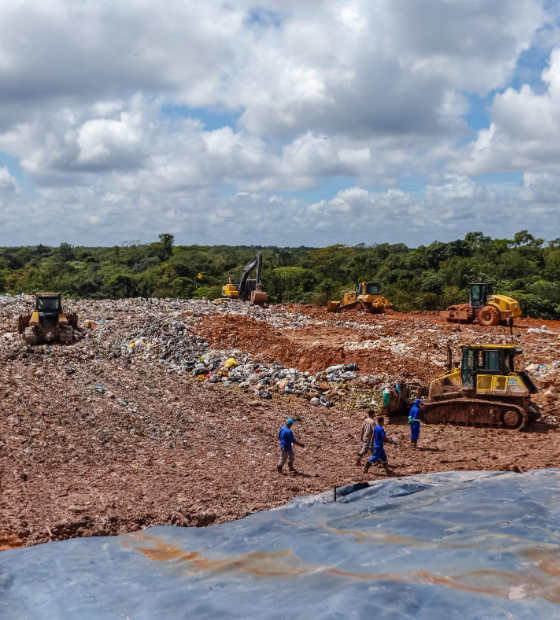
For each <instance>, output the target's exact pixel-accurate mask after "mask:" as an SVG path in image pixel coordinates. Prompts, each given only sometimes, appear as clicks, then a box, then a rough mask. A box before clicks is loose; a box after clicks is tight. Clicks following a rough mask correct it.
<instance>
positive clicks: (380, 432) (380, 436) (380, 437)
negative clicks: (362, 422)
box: [364, 416, 389, 473]
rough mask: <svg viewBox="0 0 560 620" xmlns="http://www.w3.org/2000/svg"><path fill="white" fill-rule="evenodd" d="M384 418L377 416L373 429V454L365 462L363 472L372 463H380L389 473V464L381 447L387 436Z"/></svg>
mask: <svg viewBox="0 0 560 620" xmlns="http://www.w3.org/2000/svg"><path fill="white" fill-rule="evenodd" d="M383 422H384V418H383V416H379V417H378V418H377V425H376V427H375V428H374V429H373V454H372V455H371V458H370V459H369V461H368V462H367V463H366V468H365V470H364V472H367V470H368V469H369V468H370V467H371V466H372V465H373V464H374V463H381V465H382V466H383V469H384V470H385V471H386V472H387V473H389V466H388V464H387V455H386V454H385V450H384V449H383V441H384V440H385V439H386V437H387V433H385V429H384V428H383Z"/></svg>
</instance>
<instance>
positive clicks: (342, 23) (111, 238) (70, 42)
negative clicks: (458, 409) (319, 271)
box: [0, 0, 560, 247]
mask: <svg viewBox="0 0 560 620" xmlns="http://www.w3.org/2000/svg"><path fill="white" fill-rule="evenodd" d="M559 24H560V3H558V2H556V1H553V0H422V1H421V2H420V1H419V0H352V1H347V0H261V1H260V2H253V1H252V0H230V1H228V0H221V1H217V0H169V1H168V2H164V3H162V2H161V0H119V2H114V1H113V0H41V2H36V0H2V1H1V2H0V245H1V246H9V245H12V246H13V245H35V244H38V243H43V244H48V245H58V244H59V243H61V242H62V241H65V242H68V243H71V244H73V245H114V244H119V243H123V242H125V241H128V240H140V241H142V242H150V241H154V240H157V235H158V234H160V233H171V234H173V235H175V238H176V242H177V243H181V244H193V243H197V244H249V245H269V244H274V245H285V246H299V245H307V246H324V245H329V244H334V243H344V244H349V245H354V244H357V243H366V244H368V245H369V244H373V243H382V242H389V243H406V244H407V245H409V246H411V247H415V246H418V245H419V244H429V243H431V242H432V241H434V240H439V241H449V240H452V239H457V238H462V237H464V236H465V234H466V233H467V232H469V231H483V232H484V233H485V234H488V235H492V236H493V237H511V236H512V235H513V234H514V233H515V232H517V231H519V230H523V229H528V230H529V231H530V232H532V233H533V234H534V235H536V236H539V237H543V238H545V239H548V240H552V239H555V238H557V237H560V217H559V215H560V174H559V172H560V27H559Z"/></svg>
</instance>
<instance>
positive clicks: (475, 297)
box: [472, 286, 480, 303]
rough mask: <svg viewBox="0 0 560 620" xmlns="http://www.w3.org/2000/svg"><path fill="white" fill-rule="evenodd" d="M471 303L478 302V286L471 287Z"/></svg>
mask: <svg viewBox="0 0 560 620" xmlns="http://www.w3.org/2000/svg"><path fill="white" fill-rule="evenodd" d="M472 301H473V303H474V302H477V301H480V286H473V287H472Z"/></svg>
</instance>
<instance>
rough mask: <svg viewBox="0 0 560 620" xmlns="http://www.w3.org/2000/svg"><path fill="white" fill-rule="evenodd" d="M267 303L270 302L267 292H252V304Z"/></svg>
mask: <svg viewBox="0 0 560 620" xmlns="http://www.w3.org/2000/svg"><path fill="white" fill-rule="evenodd" d="M267 301H268V293H265V291H252V292H251V303H254V304H265V303H266V302H267Z"/></svg>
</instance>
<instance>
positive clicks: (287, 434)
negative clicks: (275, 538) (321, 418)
mask: <svg viewBox="0 0 560 620" xmlns="http://www.w3.org/2000/svg"><path fill="white" fill-rule="evenodd" d="M293 424H294V421H293V420H292V418H288V419H287V420H286V424H284V425H283V426H282V428H281V429H280V432H279V433H278V439H279V440H280V452H281V454H280V460H279V461H278V466H277V469H278V473H279V474H281V473H282V467H284V463H285V462H286V461H288V468H289V469H290V471H295V467H294V449H293V448H292V444H295V445H296V446H300V447H301V448H304V447H305V446H304V445H303V444H302V443H300V442H299V441H297V440H296V438H295V437H294V434H293V433H292V426H293Z"/></svg>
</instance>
